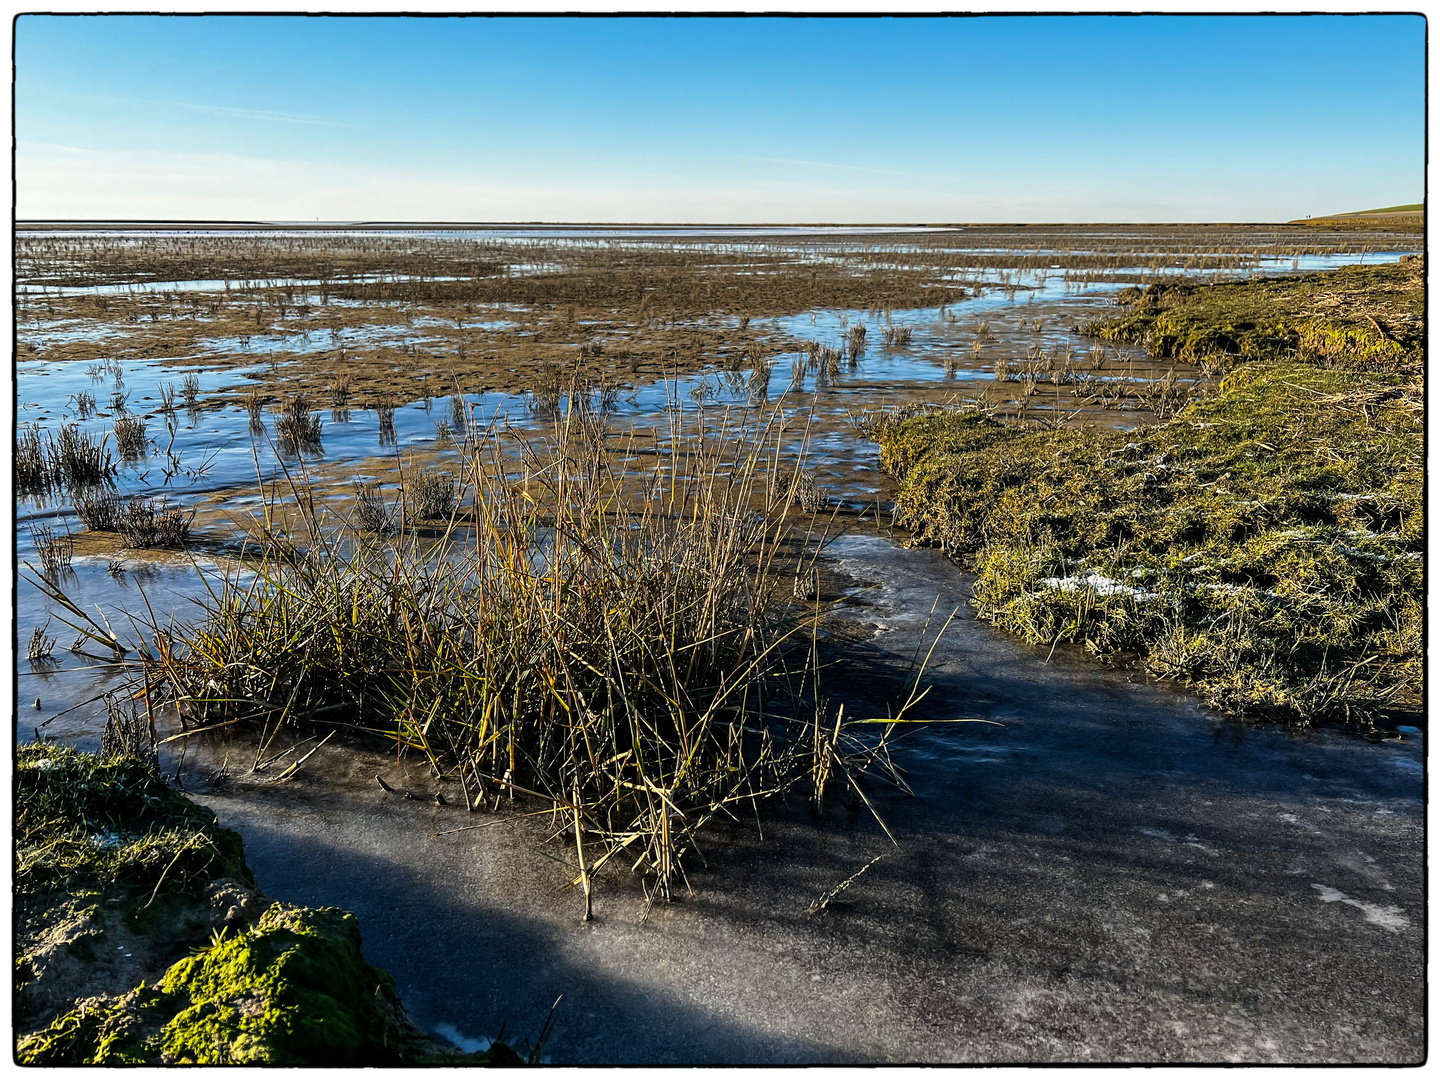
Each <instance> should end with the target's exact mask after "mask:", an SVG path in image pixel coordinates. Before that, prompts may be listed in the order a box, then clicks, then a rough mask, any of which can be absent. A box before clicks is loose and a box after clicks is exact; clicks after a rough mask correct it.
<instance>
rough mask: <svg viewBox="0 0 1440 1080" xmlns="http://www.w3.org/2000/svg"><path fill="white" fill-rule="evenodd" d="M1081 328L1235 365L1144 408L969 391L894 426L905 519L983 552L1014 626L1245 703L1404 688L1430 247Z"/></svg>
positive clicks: (1287, 714)
mask: <svg viewBox="0 0 1440 1080" xmlns="http://www.w3.org/2000/svg"><path fill="white" fill-rule="evenodd" d="M1122 303H1124V304H1126V305H1127V310H1126V311H1125V312H1124V313H1122V314H1121V315H1119V316H1118V317H1116V318H1113V319H1108V320H1101V321H1099V322H1097V323H1094V324H1092V325H1090V326H1089V327H1087V328H1086V331H1087V332H1088V333H1090V334H1093V335H1096V336H1099V337H1102V338H1107V339H1109V340H1123V341H1130V342H1143V343H1144V344H1145V345H1146V347H1147V349H1148V350H1149V351H1150V353H1151V354H1152V355H1155V356H1160V357H1170V356H1173V357H1184V358H1186V359H1192V360H1197V361H1203V362H1205V363H1207V364H1209V365H1211V366H1212V368H1218V369H1221V370H1225V371H1226V374H1225V375H1224V377H1223V379H1221V380H1220V382H1219V385H1218V387H1217V388H1216V389H1215V391H1214V392H1212V393H1209V394H1206V395H1204V396H1202V397H1199V398H1197V399H1195V400H1193V401H1192V402H1191V403H1190V404H1189V405H1188V406H1186V408H1184V409H1183V410H1182V411H1181V412H1180V413H1179V414H1178V415H1177V416H1176V417H1175V418H1174V419H1173V420H1172V421H1170V422H1168V423H1165V424H1161V425H1156V426H1151V427H1144V428H1139V429H1136V430H1133V431H1127V432H1120V431H1102V430H1094V429H1079V428H1069V429H1062V430H1058V431H1053V430H1036V429H1032V428H1025V427H1019V426H1015V425H1006V424H1001V423H999V422H997V421H996V420H994V419H992V418H990V417H988V416H986V415H985V414H983V413H982V412H979V411H975V410H968V411H965V410H950V411H940V412H933V413H931V414H929V415H924V416H920V417H915V418H912V419H909V420H906V421H904V422H903V423H896V424H891V425H889V426H888V427H883V428H882V430H881V432H880V435H879V438H880V441H881V452H882V463H883V465H884V467H885V468H886V469H887V470H888V471H889V472H890V473H891V474H892V475H894V476H895V477H896V478H898V480H899V481H900V490H899V493H898V497H897V500H896V511H895V517H896V522H897V524H899V525H902V526H904V527H906V528H909V529H911V530H913V531H914V532H915V533H916V535H917V537H918V538H919V539H921V540H924V541H928V542H933V543H936V544H939V545H941V546H942V547H943V548H944V549H945V550H946V551H947V552H949V553H950V554H952V555H953V556H955V557H957V558H959V559H961V560H962V561H963V562H965V563H967V564H968V565H970V566H971V567H972V568H973V569H974V570H975V571H976V573H977V575H978V576H977V582H976V591H975V600H976V604H977V606H978V608H979V610H980V612H981V614H982V615H983V616H985V617H987V618H989V619H991V620H993V621H994V622H995V623H996V624H997V625H998V626H1000V627H1003V628H1004V629H1007V630H1010V631H1013V632H1015V633H1017V634H1019V635H1021V636H1022V637H1024V638H1025V639H1026V640H1028V641H1031V642H1034V643H1039V644H1044V645H1051V644H1053V643H1056V642H1083V643H1084V644H1085V645H1086V647H1087V648H1088V649H1090V650H1091V651H1092V652H1095V653H1097V654H1100V655H1103V656H1112V657H1118V658H1131V657H1138V658H1139V660H1140V662H1141V663H1143V664H1144V666H1145V668H1146V669H1147V670H1148V671H1150V672H1151V673H1152V674H1154V675H1156V676H1160V677H1166V678H1175V679H1179V680H1183V681H1184V682H1186V683H1188V684H1190V685H1191V686H1193V687H1195V688H1196V689H1197V690H1198V691H1200V692H1201V693H1202V694H1203V695H1204V696H1205V697H1206V699H1207V700H1209V701H1210V702H1211V703H1213V704H1215V705H1217V706H1219V707H1221V708H1224V709H1227V710H1230V711H1232V712H1234V713H1238V714H1241V715H1245V716H1252V717H1266V718H1272V719H1282V720H1288V721H1292V722H1302V723H1305V722H1319V721H1324V722H1342V723H1349V724H1352V725H1356V726H1361V727H1368V726H1371V725H1374V724H1375V723H1377V722H1384V721H1385V720H1386V719H1387V718H1392V719H1393V718H1394V717H1396V716H1397V715H1405V714H1409V713H1412V712H1416V711H1418V709H1419V705H1420V699H1421V694H1422V679H1423V652H1422V626H1423V603H1424V552H1425V532H1424V505H1423V482H1424V461H1425V458H1424V405H1423V402H1424V386H1423V381H1422V380H1423V365H1424V322H1423V316H1424V267H1423V263H1422V262H1421V261H1420V260H1418V259H1406V260H1403V261H1402V262H1401V263H1400V264H1398V265H1390V266H1383V267H1357V268H1349V269H1346V270H1341V271H1336V272H1333V273H1326V274H1315V275H1307V276H1301V277H1295V278H1288V279H1276V280H1264V281H1255V282H1248V283H1243V284H1227V285H1214V286H1184V285H1181V286H1173V285H1171V286H1155V287H1152V288H1149V289H1146V290H1144V291H1143V292H1136V291H1134V290H1131V291H1129V293H1128V295H1124V296H1123V297H1122Z"/></svg>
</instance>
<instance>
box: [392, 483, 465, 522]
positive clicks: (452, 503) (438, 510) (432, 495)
mask: <svg viewBox="0 0 1440 1080" xmlns="http://www.w3.org/2000/svg"><path fill="white" fill-rule="evenodd" d="M404 494H405V513H406V515H407V516H408V517H410V518H412V519H414V520H415V521H448V520H449V519H450V516H451V515H452V514H453V513H454V512H455V508H456V505H457V503H458V499H459V491H458V486H457V484H456V482H455V478H454V477H453V476H451V475H450V474H449V473H440V472H421V473H419V475H415V474H414V473H413V472H412V474H411V477H410V479H409V480H408V481H407V482H406V483H405V486H404Z"/></svg>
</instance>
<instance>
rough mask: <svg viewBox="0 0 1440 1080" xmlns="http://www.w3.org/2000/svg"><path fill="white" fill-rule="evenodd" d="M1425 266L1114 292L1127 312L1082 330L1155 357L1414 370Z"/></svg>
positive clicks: (1406, 263) (1409, 263) (1418, 362)
mask: <svg viewBox="0 0 1440 1080" xmlns="http://www.w3.org/2000/svg"><path fill="white" fill-rule="evenodd" d="M1424 273H1425V268H1424V262H1423V261H1422V260H1420V259H1418V258H1413V259H1406V260H1403V261H1401V262H1399V263H1393V264H1388V265H1385V266H1353V267H1347V268H1345V269H1343V270H1336V271H1331V272H1329V273H1324V274H1308V275H1303V276H1298V277H1289V278H1272V279H1265V280H1260V281H1247V282H1236V283H1229V284H1223V285H1195V284H1191V283H1188V282H1167V283H1162V284H1158V285H1152V286H1150V287H1149V288H1147V289H1145V290H1143V291H1142V290H1138V289H1126V290H1123V291H1122V292H1121V293H1119V294H1118V299H1119V301H1120V302H1121V303H1122V304H1127V305H1129V310H1128V311H1127V312H1126V313H1125V314H1123V315H1120V316H1117V317H1114V318H1108V319H1099V320H1097V321H1095V322H1092V323H1091V324H1089V325H1088V326H1086V327H1085V332H1086V333H1088V334H1091V335H1094V336H1096V337H1099V338H1103V339H1105V340H1107V341H1124V342H1132V343H1137V344H1144V345H1145V347H1146V348H1147V350H1148V351H1149V352H1150V353H1151V354H1152V355H1155V356H1159V357H1174V358H1178V359H1181V360H1191V361H1193V360H1200V359H1207V358H1213V357H1217V356H1228V357H1230V358H1232V359H1240V360H1254V359H1279V358H1282V357H1290V358H1293V359H1297V360H1300V361H1302V362H1306V363H1315V364H1319V365H1321V366H1325V367H1334V368H1350V369H1354V370H1361V371H1389V372H1401V373H1406V374H1416V373H1418V372H1419V370H1420V368H1421V366H1422V365H1423V363H1424V357H1423V344H1424V342H1423V339H1424V318H1425V295H1424Z"/></svg>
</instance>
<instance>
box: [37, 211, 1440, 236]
mask: <svg viewBox="0 0 1440 1080" xmlns="http://www.w3.org/2000/svg"><path fill="white" fill-rule="evenodd" d="M1398 217H1424V211H1423V210H1415V211H1404V212H1401V213H1387V214H1375V213H1360V214H1329V215H1326V216H1324V217H1315V218H1308V219H1295V220H1291V221H1168V222H1160V221H1149V222H1146V221H1088V222H1087V221H1070V222H1058V221H970V222H949V223H923V224H896V223H870V224H834V223H816V222H801V223H785V224H782V223H767V224H758V225H756V224H735V223H727V222H677V223H669V224H660V223H656V222H538V221H321V222H306V221H224V220H214V221H205V220H98V219H97V220H83V219H63V220H61V219H55V220H47V219H31V220H25V219H21V220H17V221H16V222H15V231H16V232H35V231H40V230H66V231H84V230H97V229H105V230H116V231H121V230H154V229H243V230H253V231H256V232H269V231H275V230H278V229H284V230H293V231H297V232H298V231H308V232H346V231H354V230H357V229H363V230H369V231H380V232H384V231H415V230H432V229H433V230H461V231H482V230H489V229H496V230H499V229H503V230H517V229H524V230H534V231H536V232H544V233H564V232H582V233H604V232H615V231H624V232H646V233H654V234H673V233H677V232H678V233H686V232H693V233H716V232H723V233H729V234H742V235H743V234H753V235H766V234H774V233H789V234H797V233H850V234H856V233H883V234H893V233H907V232H945V231H953V230H956V229H1016V228H1022V229H1023V228H1033V229H1076V228H1085V229H1095V228H1105V229H1115V228H1190V229H1209V228H1230V229H1233V228H1275V227H1279V226H1284V225H1299V224H1305V223H1306V222H1308V221H1331V220H1369V219H1376V220H1378V219H1384V218H1398Z"/></svg>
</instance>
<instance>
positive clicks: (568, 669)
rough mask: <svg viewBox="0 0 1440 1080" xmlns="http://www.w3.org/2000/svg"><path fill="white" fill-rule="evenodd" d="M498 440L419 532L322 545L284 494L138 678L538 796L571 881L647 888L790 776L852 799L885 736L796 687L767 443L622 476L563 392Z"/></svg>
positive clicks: (711, 442)
mask: <svg viewBox="0 0 1440 1080" xmlns="http://www.w3.org/2000/svg"><path fill="white" fill-rule="evenodd" d="M632 438H633V436H632ZM519 446H520V450H519V451H518V452H519V458H518V459H517V458H516V457H515V456H514V454H513V453H507V452H505V451H502V449H501V439H500V438H499V436H498V434H497V433H496V431H495V430H494V429H491V430H490V431H488V432H486V433H484V434H483V437H482V438H480V439H478V440H476V441H474V442H472V443H471V445H470V447H469V453H468V455H467V459H468V460H467V465H466V475H465V477H464V480H463V494H465V495H468V497H469V501H468V506H469V507H470V512H469V514H468V515H467V525H468V528H467V529H466V530H463V531H462V532H459V533H452V532H447V535H446V537H445V538H444V539H443V540H441V541H439V542H437V543H430V542H428V541H425V540H423V539H422V538H421V537H420V536H419V535H418V534H399V535H395V536H392V537H389V538H385V537H381V536H378V535H371V536H369V537H366V536H354V535H353V534H352V535H351V539H350V540H348V541H346V542H344V543H341V542H339V541H337V540H335V539H334V538H333V536H332V535H331V534H329V533H327V531H326V529H325V527H324V526H323V522H322V521H321V520H320V518H319V517H317V516H316V515H315V513H313V512H312V511H310V510H307V509H306V507H309V506H311V505H313V504H312V503H311V502H310V501H309V500H308V499H307V498H306V497H305V496H304V493H303V492H298V491H297V493H296V496H297V497H296V498H295V500H293V501H292V502H287V503H286V504H285V506H284V507H281V506H280V505H278V504H276V505H268V504H267V509H266V520H265V522H264V525H263V528H262V531H263V532H264V533H265V534H266V535H275V534H276V532H277V530H278V529H279V528H280V516H281V515H282V514H289V515H292V517H291V518H287V519H286V520H287V521H288V523H289V524H288V526H287V528H286V532H287V535H290V536H296V537H299V536H305V537H307V538H308V539H307V541H306V543H307V551H306V555H305V557H304V558H300V559H284V558H278V557H275V556H274V555H272V553H271V550H270V549H269V548H266V549H264V550H263V551H262V553H261V554H260V556H259V560H258V562H257V563H255V564H254V565H252V567H251V573H252V574H253V576H250V577H246V578H244V579H241V578H238V577H237V578H234V579H232V580H230V581H228V582H227V583H226V584H225V586H224V587H223V589H221V590H220V591H219V592H217V594H216V595H215V596H214V597H213V599H212V600H211V601H210V603H209V606H208V610H207V613H206V616H205V618H204V619H203V620H202V621H201V623H200V624H199V625H198V626H196V627H194V628H193V629H190V630H180V629H166V630H163V631H161V630H158V629H157V631H156V634H155V640H154V645H153V647H152V648H151V649H150V652H149V655H150V657H151V661H150V662H151V670H152V678H153V679H156V680H158V683H157V685H158V684H159V683H163V685H164V686H165V687H166V690H167V693H168V695H169V696H170V697H171V698H172V699H173V700H174V701H175V702H176V703H177V704H178V706H179V708H180V712H181V715H182V717H184V718H186V720H187V721H188V722H192V723H198V724H201V725H206V724H214V723H225V722H229V721H249V722H251V723H254V724H256V725H257V726H262V727H264V728H265V729H266V730H270V731H273V730H276V729H277V727H278V726H279V725H289V724H304V723H308V722H315V723H321V724H324V723H331V724H341V725H353V726H355V727H358V728H360V729H363V730H365V731H369V732H372V733H376V734H378V735H381V736H383V737H384V738H386V739H388V740H390V741H391V742H392V743H393V744H395V745H396V746H397V747H398V748H400V749H401V750H402V751H403V752H408V753H418V754H421V755H424V756H425V757H426V758H427V759H428V760H429V761H430V763H431V764H432V766H433V767H434V768H435V769H436V770H437V771H438V772H440V773H441V774H443V775H445V776H448V777H451V778H453V779H455V780H457V781H458V782H459V784H460V785H461V788H462V791H463V793H464V797H465V800H466V803H467V805H468V806H469V807H470V808H471V809H472V810H476V811H478V810H481V809H494V808H495V807H497V806H498V805H499V802H500V800H501V799H506V798H516V797H520V798H522V799H538V800H540V802H541V805H542V807H545V808H548V809H549V810H550V811H552V812H553V813H554V814H555V815H556V823H557V829H560V830H564V831H565V834H566V835H569V834H570V832H571V831H573V832H574V833H575V834H576V842H577V843H578V844H579V846H580V850H581V852H582V853H583V858H584V863H585V866H584V869H583V871H582V875H581V876H582V877H586V876H587V875H593V874H594V873H595V872H596V871H598V870H600V869H601V868H602V867H603V866H605V865H606V864H607V863H609V862H611V861H612V860H615V861H616V863H617V865H625V866H629V867H630V868H631V869H632V870H634V871H636V872H639V873H641V874H642V875H644V876H645V877H646V878H647V880H649V881H650V883H651V885H650V886H649V887H648V889H649V894H650V895H651V897H652V898H654V897H657V896H658V897H668V896H669V895H670V892H671V890H672V888H673V887H674V885H675V883H676V882H677V881H679V880H683V868H682V863H683V859H684V857H685V856H686V854H687V853H689V852H691V851H693V848H694V843H695V836H696V834H697V833H698V832H699V831H700V830H701V829H702V828H703V827H704V826H705V825H706V824H707V823H708V822H709V821H711V820H712V819H713V818H714V817H715V816H716V815H728V814H733V813H735V812H737V811H738V810H739V809H740V808H741V807H742V806H744V805H746V804H748V803H750V802H753V801H755V800H758V799H761V798H764V797H767V796H769V795H773V794H777V793H780V792H783V791H786V790H789V789H790V788H791V787H792V786H793V785H794V784H796V783H800V782H802V781H803V782H805V783H807V784H808V785H809V786H810V787H811V789H812V790H811V795H812V798H814V799H815V800H817V802H818V800H819V799H821V798H823V794H824V790H825V788H826V787H828V786H834V785H840V786H848V787H850V788H851V789H852V790H853V791H855V792H856V797H857V798H859V799H861V800H864V799H865V798H866V796H865V794H864V791H863V788H862V787H861V786H858V785H859V780H858V775H859V773H860V772H862V771H864V770H865V769H866V768H868V767H871V766H874V767H876V768H879V769H880V770H881V771H882V772H883V771H884V770H885V769H886V768H888V764H887V762H888V757H887V756H886V755H887V753H888V752H887V751H886V750H885V749H884V739H883V738H880V739H878V740H877V739H876V738H864V737H862V735H863V733H864V732H868V731H870V730H872V729H870V728H865V727H862V726H860V724H859V722H858V721H857V723H855V724H852V723H849V722H846V723H843V724H842V723H840V722H839V721H838V720H837V718H836V717H835V715H834V714H833V713H832V712H830V711H828V707H825V706H823V705H822V703H821V702H819V701H817V700H816V699H815V698H814V696H813V688H814V685H815V682H814V680H815V675H816V672H815V670H814V666H813V662H812V659H811V657H812V652H813V650H812V649H811V648H809V647H807V644H806V642H805V641H804V638H803V634H804V632H805V630H806V628H807V626H809V625H810V620H812V619H813V617H814V612H815V605H814V604H805V605H801V606H800V607H798V608H797V607H795V606H793V605H794V601H793V600H792V598H791V588H790V583H791V581H792V580H793V578H794V575H795V570H794V561H793V559H794V557H793V555H791V554H788V552H790V551H791V550H792V548H793V538H790V531H791V525H790V523H789V520H788V518H787V503H788V493H787V491H786V490H785V485H780V486H779V488H778V489H777V486H776V485H775V484H774V483H773V482H772V479H771V474H772V472H773V471H774V468H775V460H776V457H775V456H776V455H777V454H778V453H779V449H778V447H779V443H778V440H777V441H775V442H774V443H772V444H768V449H767V444H765V443H762V442H761V441H760V440H759V439H757V438H756V437H755V434H754V432H753V431H747V432H745V433H743V434H742V433H741V432H740V431H738V430H734V431H731V430H728V429H726V428H725V425H722V430H720V431H718V432H716V433H714V434H712V435H711V436H709V437H706V438H703V439H701V440H699V441H698V442H697V441H695V440H694V439H690V440H689V441H679V442H674V443H672V444H668V445H667V446H666V447H665V450H666V452H665V453H663V454H659V455H656V456H655V457H654V459H653V460H654V461H655V464H654V465H653V467H646V471H642V472H640V473H639V474H637V473H636V472H635V471H634V469H633V467H623V466H622V463H624V462H626V461H628V460H632V459H633V455H629V454H627V453H626V452H625V451H614V450H607V449H606V448H605V446H604V445H603V444H600V443H597V442H596V441H595V440H593V439H591V438H590V437H588V436H587V435H586V434H585V432H584V431H583V430H581V425H580V413H579V411H578V410H576V409H574V408H572V409H571V410H569V411H568V413H567V415H566V416H565V417H564V418H563V419H562V420H560V421H559V422H558V423H557V425H556V428H555V434H554V437H553V439H551V438H547V439H544V440H536V439H534V438H526V439H523V440H519ZM457 494H462V492H460V491H457V490H455V489H453V488H452V489H451V490H448V491H445V492H444V493H443V499H442V496H441V495H440V493H437V497H436V499H437V505H436V506H435V507H434V508H436V509H438V508H439V507H438V503H439V502H440V501H443V502H445V503H447V504H449V503H450V500H451V498H452V497H453V496H455V495H457ZM408 497H412V498H415V499H416V500H417V502H422V501H423V500H424V493H423V491H421V490H420V487H419V485H415V486H413V487H412V489H411V492H410V494H409V496H408ZM297 514H298V515H300V521H299V522H298V523H297V521H295V520H294V519H293V515H297ZM781 586H783V588H782V587H781ZM807 695H808V696H807ZM861 719H863V718H861ZM587 849H588V850H587ZM579 880H580V878H577V881H579ZM586 880H588V877H586Z"/></svg>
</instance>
